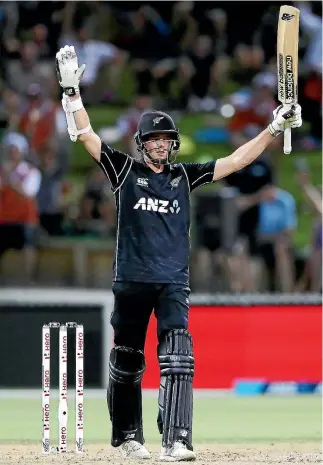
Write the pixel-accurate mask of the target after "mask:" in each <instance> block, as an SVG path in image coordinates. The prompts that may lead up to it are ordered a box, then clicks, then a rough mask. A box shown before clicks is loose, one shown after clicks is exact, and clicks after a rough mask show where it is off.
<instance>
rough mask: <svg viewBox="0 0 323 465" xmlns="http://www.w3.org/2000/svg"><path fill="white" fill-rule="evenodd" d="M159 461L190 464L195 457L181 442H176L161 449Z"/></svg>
mask: <svg viewBox="0 0 323 465" xmlns="http://www.w3.org/2000/svg"><path fill="white" fill-rule="evenodd" d="M159 459H160V460H161V461H162V462H191V461H193V460H195V459H196V455H195V453H194V452H193V451H192V450H189V449H188V448H187V447H186V445H185V444H184V443H183V442H180V441H176V442H174V444H173V445H172V446H171V447H162V449H161V453H160V457H159Z"/></svg>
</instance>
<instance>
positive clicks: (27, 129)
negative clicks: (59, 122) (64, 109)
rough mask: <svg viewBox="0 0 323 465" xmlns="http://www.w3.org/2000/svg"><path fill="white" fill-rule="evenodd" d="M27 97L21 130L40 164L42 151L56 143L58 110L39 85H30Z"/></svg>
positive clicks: (35, 159) (23, 109) (21, 119)
mask: <svg viewBox="0 0 323 465" xmlns="http://www.w3.org/2000/svg"><path fill="white" fill-rule="evenodd" d="M26 96H27V99H26V101H25V102H24V105H23V108H22V114H21V118H20V123H19V129H20V131H21V132H22V133H23V134H24V135H25V136H26V137H27V139H28V140H29V144H30V149H31V151H32V153H31V155H32V156H33V157H34V161H35V162H36V163H39V161H40V157H41V153H42V151H43V150H44V149H45V148H46V147H48V146H50V145H52V144H53V143H54V138H55V124H56V119H55V118H56V108H55V105H54V103H53V101H52V100H51V99H50V98H48V97H47V98H46V97H45V96H44V95H43V92H42V88H41V87H40V85H39V84H37V83H33V84H30V86H29V87H28V88H27V93H26Z"/></svg>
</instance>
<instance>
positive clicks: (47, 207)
mask: <svg viewBox="0 0 323 465" xmlns="http://www.w3.org/2000/svg"><path fill="white" fill-rule="evenodd" d="M40 171H41V175H42V180H41V184H40V189H39V192H38V195H37V202H38V211H39V220H40V225H41V227H42V228H43V229H44V230H45V231H46V232H47V233H48V234H49V235H50V236H61V235H63V233H64V231H63V221H64V193H65V192H64V190H65V189H64V188H65V187H66V186H65V185H64V182H63V180H62V171H61V169H60V167H59V166H58V164H57V160H56V157H55V153H54V151H53V150H52V149H51V148H48V149H46V150H45V152H44V153H43V154H42V156H41V159H40Z"/></svg>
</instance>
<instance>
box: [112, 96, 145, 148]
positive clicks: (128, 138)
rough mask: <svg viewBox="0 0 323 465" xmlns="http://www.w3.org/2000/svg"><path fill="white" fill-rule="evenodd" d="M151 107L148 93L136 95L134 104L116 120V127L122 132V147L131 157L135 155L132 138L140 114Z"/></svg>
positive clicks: (134, 145)
mask: <svg viewBox="0 0 323 465" xmlns="http://www.w3.org/2000/svg"><path fill="white" fill-rule="evenodd" d="M151 108H152V102H151V98H150V97H149V96H148V95H136V96H135V98H134V104H133V106H132V107H131V108H129V109H128V110H127V111H126V112H125V113H123V114H122V115H121V116H120V118H119V119H118V121H117V127H118V129H119V130H120V132H121V134H122V142H123V145H124V149H125V151H126V152H127V153H129V154H130V155H132V156H133V157H137V149H136V144H135V141H134V138H133V135H134V133H135V132H136V129H137V124H138V122H139V119H140V116H141V115H142V113H144V112H145V111H148V110H149V109H151Z"/></svg>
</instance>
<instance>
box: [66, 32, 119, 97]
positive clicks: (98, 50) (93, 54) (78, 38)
mask: <svg viewBox="0 0 323 465" xmlns="http://www.w3.org/2000/svg"><path fill="white" fill-rule="evenodd" d="M60 43H61V46H62V47H64V46H65V45H73V46H74V48H75V51H76V53H77V56H78V59H79V63H80V64H83V63H85V64H86V68H85V72H84V75H83V77H82V98H83V95H84V98H83V100H84V101H85V102H88V103H90V104H94V103H99V102H101V101H102V100H103V98H104V94H105V93H106V92H108V91H111V90H112V91H114V92H116V91H117V89H118V86H119V83H120V79H121V73H122V71H123V69H124V64H125V62H126V59H127V55H126V53H125V52H123V51H122V50H120V49H118V48H117V47H116V46H115V45H113V44H110V43H107V42H103V41H99V40H91V39H90V37H89V32H88V29H87V28H86V27H85V26H80V27H78V28H77V29H76V30H75V32H72V29H71V28H70V29H68V32H67V33H65V34H64V35H63V36H62V37H61V39H60ZM104 65H111V66H110V67H109V73H110V74H109V76H110V79H109V80H108V85H107V84H106V83H104V85H105V87H103V88H102V87H101V86H100V85H99V82H98V81H100V79H99V78H100V75H102V67H103V66H104ZM103 74H105V71H104V70H103ZM101 80H102V79H101Z"/></svg>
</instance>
